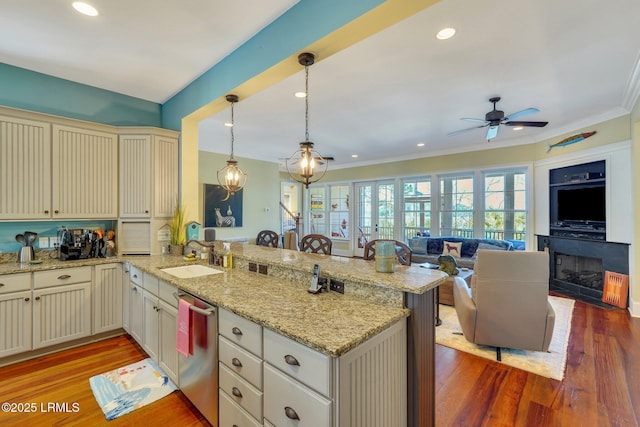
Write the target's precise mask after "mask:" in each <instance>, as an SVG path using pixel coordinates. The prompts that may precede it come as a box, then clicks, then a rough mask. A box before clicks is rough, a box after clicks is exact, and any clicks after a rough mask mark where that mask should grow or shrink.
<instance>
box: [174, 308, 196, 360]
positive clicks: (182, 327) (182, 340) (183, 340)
mask: <svg viewBox="0 0 640 427" xmlns="http://www.w3.org/2000/svg"><path fill="white" fill-rule="evenodd" d="M189 307H191V304H189V302H188V301H185V300H183V299H182V298H180V302H179V303H178V333H177V335H176V350H178V352H180V353H181V354H182V355H184V356H185V357H189V356H190V355H192V354H193V339H192V337H193V321H192V320H193V318H192V315H191V310H190V309H189Z"/></svg>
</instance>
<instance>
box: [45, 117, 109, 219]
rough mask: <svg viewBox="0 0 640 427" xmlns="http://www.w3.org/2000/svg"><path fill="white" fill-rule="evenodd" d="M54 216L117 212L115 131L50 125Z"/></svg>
mask: <svg viewBox="0 0 640 427" xmlns="http://www.w3.org/2000/svg"><path fill="white" fill-rule="evenodd" d="M52 147H53V148H52V159H53V161H52V164H53V175H52V178H53V179H52V181H53V197H52V204H53V218H55V219H58V218H60V219H62V218H116V217H117V216H118V210H117V206H118V175H117V171H118V166H117V159H118V145H117V135H116V134H110V133H106V132H98V131H93V130H88V129H82V128H75V127H70V126H59V125H53V143H52Z"/></svg>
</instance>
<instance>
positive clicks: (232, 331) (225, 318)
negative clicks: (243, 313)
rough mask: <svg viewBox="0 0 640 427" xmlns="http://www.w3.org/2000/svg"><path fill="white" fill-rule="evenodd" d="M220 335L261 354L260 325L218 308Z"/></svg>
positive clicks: (258, 354) (257, 354)
mask: <svg viewBox="0 0 640 427" xmlns="http://www.w3.org/2000/svg"><path fill="white" fill-rule="evenodd" d="M219 321H220V323H219V326H220V331H219V332H220V335H223V336H225V337H227V338H228V339H229V340H230V341H231V342H233V343H235V344H238V345H239V346H241V347H243V348H245V349H247V350H249V351H250V352H252V353H253V354H255V355H256V356H258V357H261V356H262V326H260V325H258V324H256V323H253V322H252V321H251V320H247V319H245V318H244V317H240V316H238V315H237V314H234V313H232V312H230V311H228V310H222V309H221V310H220V320H219Z"/></svg>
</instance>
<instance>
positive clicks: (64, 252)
mask: <svg viewBox="0 0 640 427" xmlns="http://www.w3.org/2000/svg"><path fill="white" fill-rule="evenodd" d="M58 242H59V243H60V246H58V258H59V259H60V260H61V261H66V260H74V259H85V258H89V257H90V256H91V231H89V230H84V229H82V228H72V229H68V228H67V227H61V228H60V229H59V230H58Z"/></svg>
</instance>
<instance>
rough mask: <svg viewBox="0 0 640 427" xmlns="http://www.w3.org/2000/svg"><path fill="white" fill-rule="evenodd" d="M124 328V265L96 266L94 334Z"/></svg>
mask: <svg viewBox="0 0 640 427" xmlns="http://www.w3.org/2000/svg"><path fill="white" fill-rule="evenodd" d="M121 327H122V264H120V263H113V264H102V265H96V266H95V270H94V281H93V333H94V334H99V333H101V332H107V331H112V330H114V329H119V328H121Z"/></svg>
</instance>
